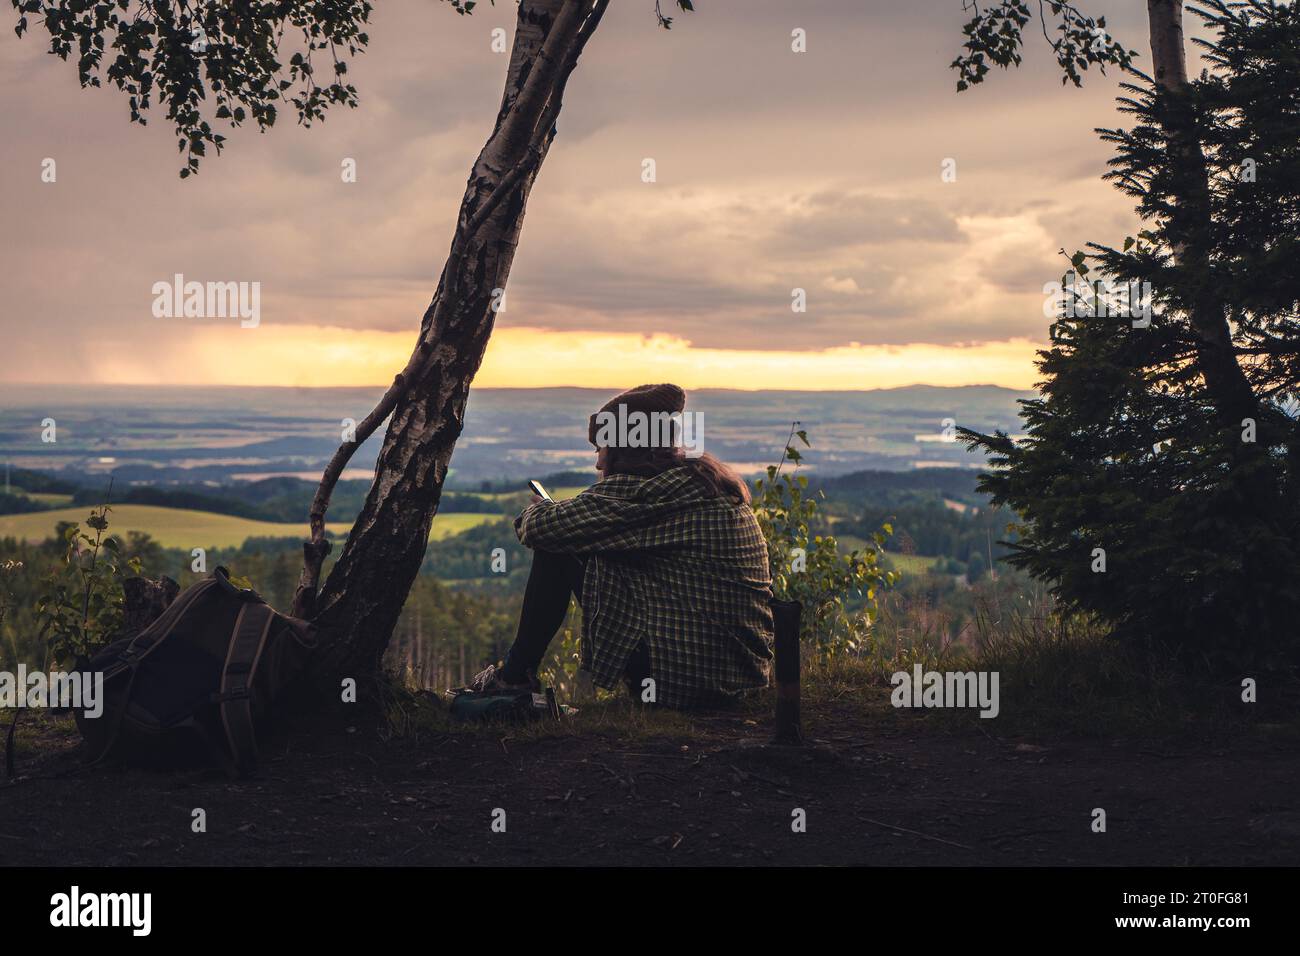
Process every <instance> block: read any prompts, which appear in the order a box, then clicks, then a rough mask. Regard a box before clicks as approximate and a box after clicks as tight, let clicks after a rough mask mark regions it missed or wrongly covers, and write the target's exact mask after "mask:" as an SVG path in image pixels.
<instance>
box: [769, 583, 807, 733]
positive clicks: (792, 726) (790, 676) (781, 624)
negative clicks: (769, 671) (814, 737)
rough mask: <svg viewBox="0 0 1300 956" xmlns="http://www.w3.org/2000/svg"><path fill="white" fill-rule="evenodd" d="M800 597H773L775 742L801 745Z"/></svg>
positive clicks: (801, 608) (801, 606) (801, 610)
mask: <svg viewBox="0 0 1300 956" xmlns="http://www.w3.org/2000/svg"><path fill="white" fill-rule="evenodd" d="M802 612H803V605H802V604H800V603H799V602H798V601H775V600H774V601H773V602H772V621H773V624H774V625H775V628H774V630H775V633H776V639H775V641H774V642H773V643H774V645H775V646H774V648H773V656H774V657H775V661H774V667H773V669H774V670H775V671H776V734H775V736H774V737H773V741H772V742H773V743H778V744H790V745H794V746H798V745H799V744H801V743H803V728H802V727H801V726H800V718H799V618H800V616H801V614H802Z"/></svg>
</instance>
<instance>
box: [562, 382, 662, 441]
mask: <svg viewBox="0 0 1300 956" xmlns="http://www.w3.org/2000/svg"><path fill="white" fill-rule="evenodd" d="M620 405H626V406H627V414H629V415H631V414H632V413H633V412H641V413H643V414H646V415H652V414H654V413H655V412H660V413H667V414H669V415H672V414H680V413H681V412H682V411H684V410H685V408H686V393H685V392H684V391H682V389H681V388H680V387H678V386H676V385H671V384H667V383H664V384H661V385H638V386H637V387H636V388H629V389H628V390H627V391H626V392H623V393H622V394H620V395H615V396H614V397H613V398H611V399H610V400H609V401H608V402H606V403H605V404H604V405H602V406H600V409H599V410H598V411H597V412H596V414H595V415H592V416H591V418H590V420H589V421H588V423H587V440H588V441H589V442H591V443H592V444H593V445H595V444H596V434H597V432H598V431H599V430H600V423H599V422H597V416H598V415H600V413H601V412H609V413H611V414H613V415H617V414H618V407H619V406H620Z"/></svg>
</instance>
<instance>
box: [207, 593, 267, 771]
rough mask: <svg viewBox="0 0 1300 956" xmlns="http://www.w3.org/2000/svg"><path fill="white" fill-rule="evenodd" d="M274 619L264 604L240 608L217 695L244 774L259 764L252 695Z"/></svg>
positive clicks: (238, 768) (233, 752)
mask: <svg viewBox="0 0 1300 956" xmlns="http://www.w3.org/2000/svg"><path fill="white" fill-rule="evenodd" d="M273 620H275V611H273V610H272V609H271V606H270V605H269V604H263V603H262V602H261V601H249V602H248V603H247V604H245V605H244V606H243V607H242V608H241V609H240V611H239V617H238V618H236V619H235V630H234V633H233V634H232V635H231V638H230V649H229V651H228V652H227V653H226V664H225V667H223V668H222V672H221V690H220V691H219V692H218V693H217V694H216V695H215V699H216V701H217V703H218V704H219V705H220V708H221V723H222V726H223V727H224V728H225V731H226V741H227V743H229V744H230V753H231V756H232V757H233V758H234V766H235V770H236V771H237V772H238V773H240V774H245V773H248V772H249V771H250V770H252V769H253V766H254V765H255V764H256V763H257V736H256V734H255V733H254V729H253V708H252V700H251V699H250V696H249V695H250V694H251V692H252V687H253V676H254V674H256V672H257V664H258V661H259V659H260V658H261V656H262V648H264V647H265V646H266V637H267V635H268V634H269V633H270V631H271V622H272V621H273Z"/></svg>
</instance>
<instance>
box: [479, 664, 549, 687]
mask: <svg viewBox="0 0 1300 956" xmlns="http://www.w3.org/2000/svg"><path fill="white" fill-rule="evenodd" d="M469 689H470V690H472V691H473V692H474V693H476V694H491V693H499V692H509V691H519V690H531V691H540V690H541V689H542V682H541V681H539V680H538V679H537V675H535V674H528V675H527V676H526V677H525V679H524V680H523V681H521V682H519V683H517V684H512V683H511V682H509V681H507V680H504V679H503V678H502V677H501V669H500V668H498V667H497V666H496V665H495V664H489V665H488V666H487V667H485V668H484V669H483V670H481V671H480V672H479V673H478V674H476V675H474V679H473V680H472V681H470V682H469Z"/></svg>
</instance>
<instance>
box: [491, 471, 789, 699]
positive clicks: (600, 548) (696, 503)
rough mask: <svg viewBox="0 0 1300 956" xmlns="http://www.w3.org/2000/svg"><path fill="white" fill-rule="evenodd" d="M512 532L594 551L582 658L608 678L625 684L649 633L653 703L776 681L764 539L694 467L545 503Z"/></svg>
mask: <svg viewBox="0 0 1300 956" xmlns="http://www.w3.org/2000/svg"><path fill="white" fill-rule="evenodd" d="M515 532H516V534H518V535H519V541H520V542H521V543H522V544H523V545H525V546H526V547H529V548H534V549H538V550H542V551H551V552H555V553H560V554H576V555H584V556H589V560H588V561H587V570H586V575H585V577H584V578H583V586H582V604H583V608H582V620H583V625H582V666H583V669H584V670H588V671H590V672H591V675H592V678H593V679H594V680H595V682H596V684H598V685H599V686H601V687H606V688H612V687H615V686H617V684H618V682H619V681H620V680H621V679H622V677H623V672H624V669H625V668H626V666H627V660H628V655H629V654H631V652H632V650H633V649H634V648H635V647H636V645H637V644H638V642H641V641H644V642H645V644H646V647H647V648H648V650H649V652H650V673H651V676H652V677H653V678H654V680H655V700H656V703H659V704H664V705H666V706H669V707H689V706H692V705H696V704H705V703H709V702H711V701H716V700H717V699H718V697H719V696H732V695H735V694H737V693H739V692H740V691H743V690H746V689H748V688H753V687H763V686H765V685H766V684H767V676H768V663H767V662H768V661H769V660H771V657H772V651H771V640H772V611H771V608H770V606H769V604H768V602H769V601H770V600H771V597H772V587H771V577H770V575H769V573H768V567H767V545H766V544H765V543H764V541H763V534H762V532H761V531H760V530H759V527H758V521H757V520H756V519H755V517H754V512H753V511H752V510H751V509H750V507H749V505H747V504H737V503H735V502H733V501H732V500H731V499H730V498H725V497H709V496H708V494H707V492H706V490H705V488H704V487H703V486H702V485H701V483H700V482H699V481H698V480H697V479H696V478H695V477H694V476H693V474H692V472H691V469H690V468H689V467H685V466H684V467H679V468H673V469H670V470H668V471H665V472H663V473H662V474H660V475H656V476H655V477H653V478H640V477H637V476H635V475H612V476H610V477H608V478H605V479H604V480H602V481H599V482H597V483H596V484H595V485H593V486H592V487H590V488H588V489H587V490H586V491H584V492H582V493H581V494H579V495H578V496H577V497H576V498H572V499H570V500H568V501H561V502H550V501H540V502H538V503H536V504H533V505H531V506H529V507H528V508H526V509H524V511H523V512H522V513H521V514H520V515H519V517H517V518H516V519H515ZM638 690H639V689H638Z"/></svg>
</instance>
